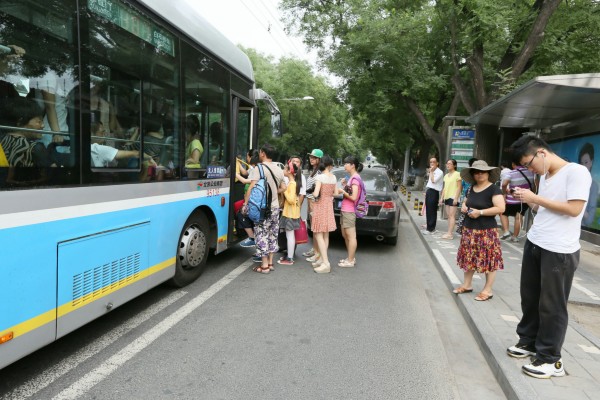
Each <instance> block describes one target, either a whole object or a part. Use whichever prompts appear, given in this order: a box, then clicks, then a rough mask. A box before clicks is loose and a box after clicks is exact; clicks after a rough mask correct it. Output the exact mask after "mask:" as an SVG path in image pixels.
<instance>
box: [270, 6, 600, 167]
mask: <svg viewBox="0 0 600 400" xmlns="http://www.w3.org/2000/svg"><path fill="white" fill-rule="evenodd" d="M281 7H282V9H283V10H284V13H285V14H284V15H285V18H284V19H285V21H284V22H286V24H287V25H288V28H289V29H290V30H292V31H296V32H298V33H301V34H303V35H304V37H305V42H306V43H307V45H309V46H310V47H312V48H315V49H317V50H318V52H319V55H320V57H321V58H322V61H323V63H324V64H325V65H326V66H327V67H328V68H329V69H330V70H331V71H332V72H333V73H334V74H336V75H338V76H340V77H341V78H342V79H343V80H344V86H343V88H342V95H343V98H344V99H345V100H346V101H347V102H348V104H350V106H351V110H352V114H353V116H354V117H355V124H356V125H355V126H356V131H357V132H358V133H359V134H360V136H361V138H363V140H364V143H365V145H366V146H367V147H369V148H371V149H373V152H374V154H376V155H377V156H379V157H380V158H384V159H385V158H393V159H396V157H398V155H399V154H401V153H402V152H403V150H404V149H405V148H406V147H407V146H409V145H413V146H421V150H422V153H424V154H425V155H427V153H428V152H429V151H430V150H431V148H430V146H431V145H432V144H433V145H434V146H435V147H434V149H433V152H437V153H438V154H439V155H441V156H442V157H445V155H446V151H447V149H446V146H447V142H446V131H447V127H448V125H449V123H450V121H449V120H447V119H446V120H445V119H444V117H445V116H448V115H469V114H472V113H474V112H476V111H477V110H480V109H481V108H483V107H485V106H486V105H488V104H490V103H491V102H492V101H494V100H495V99H497V98H499V97H501V96H502V95H504V94H506V93H508V92H509V91H510V90H512V89H513V88H515V87H516V86H517V85H519V84H521V83H523V82H525V81H527V80H529V79H531V78H533V77H535V76H538V75H552V74H571V73H583V72H591V71H596V70H597V69H598V67H599V66H600V59H599V57H600V55H599V54H598V51H597V49H598V42H599V41H600V29H598V27H599V26H598V25H599V24H600V12H599V11H600V8H599V7H600V5H599V4H598V2H596V1H594V0H569V1H562V2H561V1H559V0H536V1H531V0H529V1H516V2H499V1H495V0H437V1H424V0H396V1H394V0H283V1H282V3H281Z"/></svg>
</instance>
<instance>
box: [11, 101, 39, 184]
mask: <svg viewBox="0 0 600 400" xmlns="http://www.w3.org/2000/svg"><path fill="white" fill-rule="evenodd" d="M0 125H3V126H9V127H10V126H13V127H15V128H17V129H15V130H13V131H11V130H8V131H5V132H3V133H2V138H1V139H0V145H1V146H2V149H3V150H4V154H5V156H6V159H7V161H8V166H9V168H8V174H7V177H6V185H8V186H32V185H36V184H40V183H42V182H45V181H46V180H47V177H46V172H45V168H46V167H48V166H49V158H48V151H47V149H46V147H45V146H44V145H43V144H42V143H40V142H39V139H40V138H41V136H42V135H41V133H40V131H41V130H42V128H43V112H42V110H41V109H40V108H39V107H38V105H37V104H36V103H35V101H33V100H31V99H26V98H23V97H17V98H14V99H1V100H0ZM19 128H21V129H19Z"/></svg>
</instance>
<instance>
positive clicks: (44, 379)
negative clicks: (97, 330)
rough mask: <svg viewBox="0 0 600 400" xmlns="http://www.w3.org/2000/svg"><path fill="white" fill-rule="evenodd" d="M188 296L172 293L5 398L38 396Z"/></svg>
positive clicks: (181, 292)
mask: <svg viewBox="0 0 600 400" xmlns="http://www.w3.org/2000/svg"><path fill="white" fill-rule="evenodd" d="M186 294H187V292H186V291H184V290H178V291H176V292H174V293H171V294H170V295H169V296H167V297H165V298H164V299H162V300H161V301H159V302H158V303H156V304H154V305H152V306H150V307H149V308H147V309H146V310H144V311H143V312H141V313H139V314H137V315H136V316H135V317H134V318H131V319H129V320H127V321H126V322H125V323H123V324H121V325H119V326H117V327H115V328H114V329H111V330H110V331H109V332H107V333H106V334H104V335H102V336H101V337H99V338H98V339H96V340H95V341H93V342H92V343H90V344H88V345H87V346H85V347H84V348H82V349H81V350H79V351H77V352H76V353H74V354H72V355H71V356H69V357H67V358H65V359H64V360H62V361H61V362H59V363H58V364H56V365H54V366H52V367H51V368H48V369H47V370H46V371H44V372H43V373H41V374H39V375H38V376H36V377H35V378H33V379H31V380H30V381H28V382H27V383H25V384H23V385H21V386H19V387H16V388H15V389H13V390H12V391H11V392H9V393H6V395H5V396H4V397H3V398H5V399H24V398H28V397H32V396H34V395H36V394H37V393H38V392H39V391H41V390H42V389H44V388H46V387H48V386H49V385H50V384H52V383H53V382H55V381H56V380H57V379H59V378H60V377H62V376H63V375H65V374H66V373H67V372H69V371H71V370H73V369H75V368H77V367H78V366H79V365H80V364H81V363H82V362H84V361H85V360H87V359H89V358H90V357H92V356H94V355H96V354H98V353H100V352H101V351H102V350H104V349H105V348H107V347H108V346H110V345H111V344H112V343H114V342H115V341H117V339H119V338H120V337H122V336H123V335H124V334H125V333H127V332H129V331H131V330H132V329H135V328H137V327H138V326H140V325H141V324H142V323H144V322H146V321H147V320H149V319H150V318H152V317H153V316H154V315H156V314H158V313H159V312H160V311H162V310H164V309H165V308H167V307H168V306H170V305H171V304H173V303H175V302H176V301H177V300H179V299H180V298H182V297H183V296H185V295H186Z"/></svg>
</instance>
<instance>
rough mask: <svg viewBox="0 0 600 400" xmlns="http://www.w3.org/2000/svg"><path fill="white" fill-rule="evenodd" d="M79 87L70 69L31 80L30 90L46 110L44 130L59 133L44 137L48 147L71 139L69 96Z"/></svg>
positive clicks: (47, 73)
mask: <svg viewBox="0 0 600 400" xmlns="http://www.w3.org/2000/svg"><path fill="white" fill-rule="evenodd" d="M76 86H77V83H76V81H75V78H74V77H73V75H72V73H71V71H70V70H69V69H67V70H65V71H64V72H57V71H54V70H52V69H49V70H48V71H46V73H45V74H44V75H42V76H39V77H32V78H30V79H29V88H30V90H33V91H34V93H35V97H36V99H37V100H39V101H40V103H41V104H42V105H43V107H44V109H45V116H44V130H46V131H52V132H58V134H44V135H42V139H41V140H42V142H43V143H44V145H46V147H47V146H48V145H49V144H50V143H52V142H54V143H63V142H64V141H66V140H68V139H69V135H68V132H69V124H68V115H69V111H68V108H69V104H68V103H69V101H72V99H71V98H70V96H69V94H70V93H71V91H72V90H73V88H75V87H76Z"/></svg>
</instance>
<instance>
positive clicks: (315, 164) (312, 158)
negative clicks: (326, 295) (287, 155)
mask: <svg viewBox="0 0 600 400" xmlns="http://www.w3.org/2000/svg"><path fill="white" fill-rule="evenodd" d="M322 158H323V150H320V149H313V151H311V152H310V153H309V154H308V161H309V162H310V172H309V174H308V179H307V180H306V198H307V199H308V213H309V214H310V213H312V208H313V203H314V201H315V196H314V195H313V191H314V190H315V183H316V179H317V175H319V174H320V173H321V169H320V166H321V159H322ZM302 255H303V256H304V257H308V258H307V259H306V261H308V262H311V263H312V262H315V261H316V260H318V259H319V251H318V249H317V248H315V245H314V243H313V248H312V249H310V250H309V251H307V252H304V253H302Z"/></svg>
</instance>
